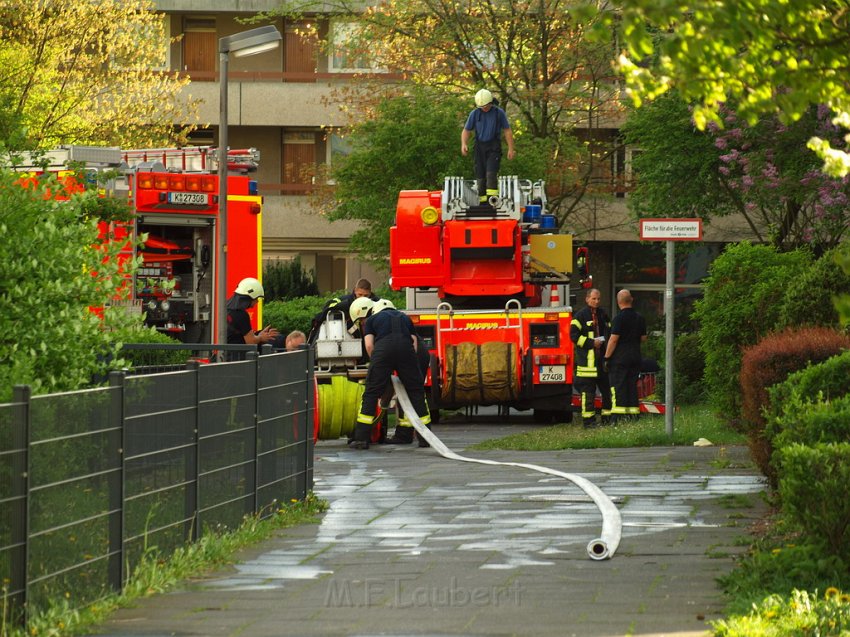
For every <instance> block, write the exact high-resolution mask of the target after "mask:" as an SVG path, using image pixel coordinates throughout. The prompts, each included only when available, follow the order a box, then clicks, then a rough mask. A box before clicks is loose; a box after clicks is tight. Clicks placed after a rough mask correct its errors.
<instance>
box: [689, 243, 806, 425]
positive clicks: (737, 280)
mask: <svg viewBox="0 0 850 637" xmlns="http://www.w3.org/2000/svg"><path fill="white" fill-rule="evenodd" d="M809 263H810V257H809V255H808V253H806V252H802V251H796V252H787V253H779V252H777V251H776V249H775V248H772V247H769V246H763V245H758V246H753V245H751V244H749V243H747V242H744V243H740V244H734V245H730V246H729V247H728V248H727V249H726V250H725V251H724V252H723V254H721V255H720V256H719V257H718V258H717V259H715V260H714V262H713V263H712V264H711V268H710V274H709V276H708V278H707V279H706V283H705V288H704V296H703V299H702V300H701V301H698V302H697V304H696V307H695V310H694V316H695V318H696V319H697V320H698V321H699V324H700V332H699V334H700V348H701V349H702V351H703V353H704V354H705V384H706V388H707V390H708V393H709V398H710V400H711V402H712V403H713V404H714V405H716V406H717V408H718V409H719V411H720V416H721V417H722V418H724V419H726V420H727V421H728V422H729V423H730V424H732V425H734V426H737V425H739V421H740V418H741V397H740V394H741V392H740V384H739V375H740V371H741V350H742V349H743V347H744V346H745V345H749V344H752V343H756V342H758V341H759V340H760V339H761V338H762V337H764V336H765V335H766V334H768V333H769V332H770V331H772V330H773V329H774V326H775V321H774V320H773V319H771V317H776V316H777V315H778V314H779V310H780V307H781V304H782V302H783V298H784V291H785V289H786V287H787V286H788V284H789V282H790V281H792V280H794V279H795V278H798V277H799V276H801V274H802V272H803V271H804V269H805V268H806V267H807V265H808V264H809Z"/></svg>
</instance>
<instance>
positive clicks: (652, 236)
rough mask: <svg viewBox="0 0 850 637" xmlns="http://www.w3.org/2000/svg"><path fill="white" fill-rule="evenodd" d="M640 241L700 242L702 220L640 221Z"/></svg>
mask: <svg viewBox="0 0 850 637" xmlns="http://www.w3.org/2000/svg"><path fill="white" fill-rule="evenodd" d="M640 240H641V241H702V219H641V220H640Z"/></svg>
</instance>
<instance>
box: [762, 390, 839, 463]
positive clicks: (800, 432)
mask: <svg viewBox="0 0 850 637" xmlns="http://www.w3.org/2000/svg"><path fill="white" fill-rule="evenodd" d="M848 441H850V394H848V395H846V396H842V397H840V398H836V399H834V400H825V401H823V402H816V403H811V404H803V405H801V408H800V409H799V410H797V413H796V415H795V417H788V418H786V419H785V420H784V422H783V424H782V431H780V432H779V433H778V434H777V435H776V437H775V438H774V439H773V444H774V446H775V447H776V448H777V449H779V448H782V447H786V446H788V445H792V444H795V443H799V444H801V445H810V446H811V445H816V444H818V443H827V442H848Z"/></svg>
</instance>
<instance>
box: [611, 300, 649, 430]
mask: <svg viewBox="0 0 850 637" xmlns="http://www.w3.org/2000/svg"><path fill="white" fill-rule="evenodd" d="M632 303H633V299H632V294H631V292H629V291H628V290H620V291H619V292H617V306H618V307H619V308H620V311H619V312H618V313H617V316H615V317H614V320H613V321H612V322H611V336H610V337H609V338H608V346H607V348H606V350H605V366H606V368H607V369H608V377H609V378H610V380H611V414H612V416H613V417H614V419H621V418H622V419H632V418H637V417H638V416H640V401H639V399H638V390H637V383H638V376H640V366H641V353H640V345H641V343H643V342H644V341H645V340H646V320H645V319H644V318H643V316H641V315H640V314H638V312H637V310H635V309H634V308H633V307H632Z"/></svg>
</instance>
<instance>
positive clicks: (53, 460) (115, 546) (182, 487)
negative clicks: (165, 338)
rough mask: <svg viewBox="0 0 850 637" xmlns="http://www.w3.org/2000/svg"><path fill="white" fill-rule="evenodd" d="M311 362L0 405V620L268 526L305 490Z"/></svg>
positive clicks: (192, 367) (151, 379)
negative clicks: (246, 526)
mask: <svg viewBox="0 0 850 637" xmlns="http://www.w3.org/2000/svg"><path fill="white" fill-rule="evenodd" d="M312 356H313V354H312V351H310V350H298V351H295V352H287V353H277V354H271V355H268V356H259V357H258V356H255V355H253V353H249V354H248V356H247V357H246V360H244V361H238V362H231V363H215V364H201V363H199V362H192V363H190V364H189V365H188V366H185V367H183V368H182V369H175V370H174V371H167V372H161V373H155V374H146V375H138V376H128V375H125V374H123V373H117V372H116V373H113V374H112V375H111V376H110V378H109V385H108V386H106V387H100V388H96V389H90V390H84V391H78V392H68V393H64V394H50V395H43V396H31V394H30V390H29V388H28V387H23V386H19V387H16V388H15V392H14V397H13V401H12V402H11V403H9V404H4V405H0V586H2V589H3V590H2V594H3V597H4V598H5V599H7V600H9V601H10V602H11V603H10V604H8V605H7V613H9V616H8V617H6V620H7V621H20V620H22V619H23V618H24V613H25V610H26V609H32V608H38V607H39V606H42V605H43V604H44V603H46V602H47V601H48V600H49V599H51V598H54V597H58V596H62V597H65V598H68V599H70V600H71V601H72V603H75V604H77V605H82V604H85V603H88V602H91V601H94V600H96V599H98V598H99V597H102V596H103V595H105V594H106V593H108V592H110V591H112V590H117V589H120V588H121V586H122V584H123V582H124V580H125V578H126V575H127V572H128V570H130V571H131V570H132V569H133V567H134V566H135V564H137V563H138V560H139V558H140V557H141V556H142V555H143V554H144V553H145V552H146V551H151V550H152V547H156V548H155V550H156V552H157V553H158V554H162V555H167V554H168V553H170V552H172V551H173V550H174V549H176V548H177V547H179V546H181V545H182V544H184V543H185V542H187V541H192V540H196V539H197V538H198V537H200V536H201V535H203V534H204V532H206V531H207V530H209V529H222V528H233V527H235V526H237V525H238V524H239V523H240V522H241V521H242V519H243V518H244V516H246V515H253V514H259V515H261V516H266V515H270V514H271V513H272V510H273V506H274V504H275V503H276V502H289V501H290V500H293V499H303V498H304V497H305V496H306V495H307V492H308V490H309V489H310V488H312V480H313V427H312V423H313V409H314V403H313V400H314V394H313V358H312Z"/></svg>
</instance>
